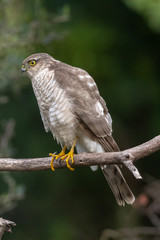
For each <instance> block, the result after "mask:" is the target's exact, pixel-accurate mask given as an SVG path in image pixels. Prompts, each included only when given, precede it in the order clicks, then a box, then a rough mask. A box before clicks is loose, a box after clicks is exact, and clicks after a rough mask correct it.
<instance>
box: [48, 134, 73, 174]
mask: <svg viewBox="0 0 160 240" xmlns="http://www.w3.org/2000/svg"><path fill="white" fill-rule="evenodd" d="M76 141H77V138H76V139H75V140H74V142H73V145H72V147H71V150H70V151H69V153H67V154H65V150H66V146H64V148H63V149H62V151H61V152H60V153H59V154H57V155H56V154H52V153H50V154H49V156H52V160H51V163H50V165H51V169H52V171H55V168H54V164H53V161H54V160H55V159H58V158H61V160H65V161H66V164H67V167H68V168H69V169H70V170H71V171H73V170H74V168H72V167H71V166H70V165H69V160H70V159H71V163H74V160H73V156H74V147H75V144H76Z"/></svg>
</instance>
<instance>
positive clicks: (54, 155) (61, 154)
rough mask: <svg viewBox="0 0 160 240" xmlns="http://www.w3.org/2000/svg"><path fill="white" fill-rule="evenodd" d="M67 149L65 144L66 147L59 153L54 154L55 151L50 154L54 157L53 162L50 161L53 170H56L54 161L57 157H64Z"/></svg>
mask: <svg viewBox="0 0 160 240" xmlns="http://www.w3.org/2000/svg"><path fill="white" fill-rule="evenodd" d="M65 150H66V146H64V148H63V149H62V151H61V152H60V153H59V154H53V153H50V154H49V156H51V157H52V160H51V163H50V165H51V170H52V171H55V168H54V165H53V161H54V160H55V159H58V158H60V157H62V156H65Z"/></svg>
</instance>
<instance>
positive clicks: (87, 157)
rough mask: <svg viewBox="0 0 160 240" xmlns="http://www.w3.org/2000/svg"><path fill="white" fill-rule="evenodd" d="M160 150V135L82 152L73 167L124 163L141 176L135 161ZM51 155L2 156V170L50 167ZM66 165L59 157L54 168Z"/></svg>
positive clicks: (34, 169)
mask: <svg viewBox="0 0 160 240" xmlns="http://www.w3.org/2000/svg"><path fill="white" fill-rule="evenodd" d="M159 150H160V135H158V136H157V137H155V138H153V139H151V140H150V141H148V142H145V143H143V144H141V145H139V146H136V147H133V148H130V149H127V150H124V151H120V152H106V153H81V154H76V155H75V156H74V163H73V164H71V163H70V165H71V167H77V166H92V165H104V164H123V165H125V166H126V167H127V168H128V169H129V170H130V171H131V172H132V174H133V175H134V176H135V177H136V178H141V176H140V174H139V172H138V170H137V169H136V167H135V166H134V165H133V162H134V161H136V160H138V159H141V158H144V157H146V156H149V155H151V154H152V153H154V152H157V151H159ZM50 162H51V157H45V158H28V159H27V158H26V159H13V158H0V171H37V170H45V169H50ZM64 167H66V162H65V161H60V159H57V160H55V161H54V168H55V169H58V168H64Z"/></svg>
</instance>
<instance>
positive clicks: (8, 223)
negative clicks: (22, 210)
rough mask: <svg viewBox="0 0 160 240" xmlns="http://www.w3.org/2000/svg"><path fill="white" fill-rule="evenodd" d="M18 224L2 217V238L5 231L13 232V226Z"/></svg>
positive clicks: (0, 231)
mask: <svg viewBox="0 0 160 240" xmlns="http://www.w3.org/2000/svg"><path fill="white" fill-rule="evenodd" d="M13 226H16V224H15V223H14V222H11V221H9V220H5V219H3V218H0V240H1V239H2V236H3V234H4V232H12V231H11V227H13Z"/></svg>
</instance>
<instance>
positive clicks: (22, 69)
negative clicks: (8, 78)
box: [21, 64, 27, 73]
mask: <svg viewBox="0 0 160 240" xmlns="http://www.w3.org/2000/svg"><path fill="white" fill-rule="evenodd" d="M26 70H27V69H26V67H25V65H24V64H23V65H22V67H21V72H22V73H24V72H25V71H26Z"/></svg>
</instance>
